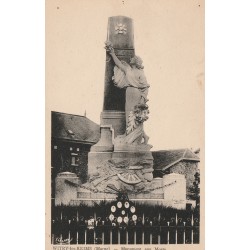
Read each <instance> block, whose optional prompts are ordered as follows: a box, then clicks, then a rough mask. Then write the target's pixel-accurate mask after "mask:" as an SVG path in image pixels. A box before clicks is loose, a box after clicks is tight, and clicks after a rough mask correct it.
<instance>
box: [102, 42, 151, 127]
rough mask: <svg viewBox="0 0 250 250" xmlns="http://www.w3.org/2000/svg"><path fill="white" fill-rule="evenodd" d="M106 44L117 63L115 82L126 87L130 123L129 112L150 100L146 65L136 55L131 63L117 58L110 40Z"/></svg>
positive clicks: (116, 84) (126, 109)
mask: <svg viewBox="0 0 250 250" xmlns="http://www.w3.org/2000/svg"><path fill="white" fill-rule="evenodd" d="M105 44H106V46H105V49H106V50H107V51H108V52H109V53H110V55H111V56H112V58H113V60H114V63H115V65H116V66H115V68H114V76H113V81H114V84H115V86H116V87H118V88H126V103H125V111H126V121H127V124H128V118H129V114H130V112H131V111H134V107H135V106H136V105H138V104H146V102H147V101H148V99H147V95H148V88H149V86H150V85H149V84H148V83H147V80H146V77H145V75H144V71H143V68H144V67H143V66H142V59H141V58H140V57H138V56H134V57H133V58H131V60H130V65H129V64H127V63H126V62H124V61H120V60H119V59H118V58H117V56H116V55H115V52H114V48H113V47H112V44H111V43H110V42H106V43H105Z"/></svg>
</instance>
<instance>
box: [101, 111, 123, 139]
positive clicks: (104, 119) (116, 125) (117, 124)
mask: <svg viewBox="0 0 250 250" xmlns="http://www.w3.org/2000/svg"><path fill="white" fill-rule="evenodd" d="M103 125H109V126H110V125H111V126H112V128H113V130H114V138H115V137H116V136H117V135H123V134H124V133H125V130H126V117H125V112H123V111H112V110H106V111H103V112H102V113H101V126H103Z"/></svg>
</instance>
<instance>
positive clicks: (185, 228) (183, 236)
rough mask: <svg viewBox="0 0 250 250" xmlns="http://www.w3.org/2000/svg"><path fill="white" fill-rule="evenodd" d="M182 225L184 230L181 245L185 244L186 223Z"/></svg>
mask: <svg viewBox="0 0 250 250" xmlns="http://www.w3.org/2000/svg"><path fill="white" fill-rule="evenodd" d="M183 224H184V228H183V230H184V233H183V241H184V242H183V244H186V227H185V226H186V222H183Z"/></svg>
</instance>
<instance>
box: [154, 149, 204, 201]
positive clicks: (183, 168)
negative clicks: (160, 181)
mask: <svg viewBox="0 0 250 250" xmlns="http://www.w3.org/2000/svg"><path fill="white" fill-rule="evenodd" d="M152 155H153V157H154V177H162V176H163V175H165V174H171V173H177V174H183V175H185V178H186V185H187V188H186V190H187V198H189V197H190V195H191V194H192V188H193V183H194V182H195V174H196V172H197V171H198V163H199V162H200V158H199V155H198V153H197V152H193V151H191V150H190V149H176V150H161V151H154V152H152Z"/></svg>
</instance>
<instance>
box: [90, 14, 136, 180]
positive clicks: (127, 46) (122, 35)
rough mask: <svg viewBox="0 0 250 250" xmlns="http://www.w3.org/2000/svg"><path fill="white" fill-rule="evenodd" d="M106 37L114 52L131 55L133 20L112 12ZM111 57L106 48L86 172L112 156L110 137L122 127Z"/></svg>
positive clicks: (122, 101) (120, 100)
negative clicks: (97, 134)
mask: <svg viewBox="0 0 250 250" xmlns="http://www.w3.org/2000/svg"><path fill="white" fill-rule="evenodd" d="M107 41H109V42H111V43H112V45H113V48H114V50H115V54H116V56H117V57H118V58H119V59H120V60H123V61H125V62H127V63H129V62H130V59H131V58H132V57H134V54H135V52H134V30H133V20H132V19H131V18H129V17H124V16H115V17H110V18H109V20H108V30H107ZM114 67H115V64H114V61H113V59H112V58H111V56H110V55H109V53H107V52H106V67H105V78H104V85H105V86H104V102H103V111H102V113H101V138H100V140H99V142H98V143H97V144H95V145H94V146H92V147H91V151H90V152H89V154H88V174H89V176H92V175H95V174H97V166H98V165H100V164H101V163H102V162H104V161H107V160H110V159H111V158H112V152H113V150H114V146H113V139H114V138H115V137H117V135H122V134H124V133H125V131H126V117H125V91H126V90H125V89H120V88H118V87H116V86H115V85H114V82H113V80H112V77H113V75H114Z"/></svg>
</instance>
